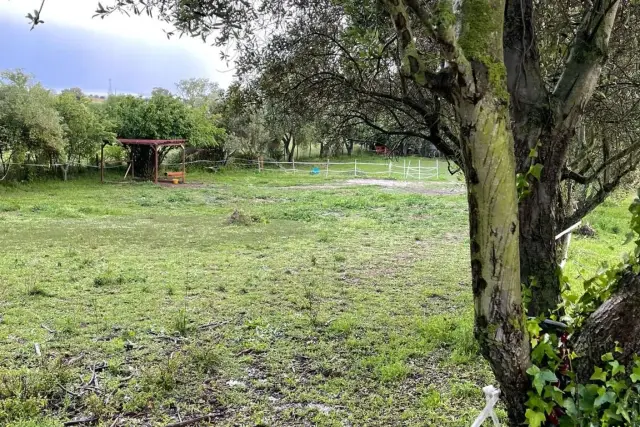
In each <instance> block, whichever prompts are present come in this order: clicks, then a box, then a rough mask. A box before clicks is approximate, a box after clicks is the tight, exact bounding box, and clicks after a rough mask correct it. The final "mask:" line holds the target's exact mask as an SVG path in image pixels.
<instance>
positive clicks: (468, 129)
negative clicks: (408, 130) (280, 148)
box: [456, 95, 530, 426]
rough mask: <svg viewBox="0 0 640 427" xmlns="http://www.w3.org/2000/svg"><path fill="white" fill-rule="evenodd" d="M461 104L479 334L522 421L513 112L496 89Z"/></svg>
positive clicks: (525, 350)
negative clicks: (498, 97) (495, 95)
mask: <svg viewBox="0 0 640 427" xmlns="http://www.w3.org/2000/svg"><path fill="white" fill-rule="evenodd" d="M456 110H457V114H458V116H459V120H460V123H461V129H462V132H461V138H462V145H463V160H464V165H465V171H466V173H465V176H466V181H467V192H468V203H469V222H470V241H471V274H472V288H473V296H474V304H475V326H476V327H475V334H476V338H477V339H478V342H479V343H480V348H481V351H482V354H483V355H484V357H485V358H486V359H487V360H488V361H489V363H490V365H491V367H492V370H493V372H494V374H495V376H496V379H497V380H498V382H499V383H500V388H501V390H502V392H503V398H504V401H505V402H506V404H507V411H508V414H509V420H510V424H511V425H514V426H516V425H519V424H520V423H522V421H523V420H524V413H525V406H524V402H525V400H526V390H527V389H528V387H529V379H528V377H527V374H526V370H527V368H528V367H529V363H530V362H529V360H530V359H529V351H530V349H529V340H528V337H527V335H526V333H525V328H524V324H523V323H524V313H523V308H522V300H521V289H520V268H519V262H520V261H519V248H518V237H519V234H518V198H517V194H516V189H515V185H511V183H513V182H514V175H515V159H514V153H513V138H512V134H511V129H510V118H509V112H508V109H507V108H506V107H505V106H504V104H503V103H502V101H501V100H500V99H497V98H495V97H493V96H491V95H485V97H484V98H483V99H482V100H481V101H479V102H478V103H475V104H473V103H469V102H466V101H463V102H462V103H460V104H459V105H458V106H457V108H456Z"/></svg>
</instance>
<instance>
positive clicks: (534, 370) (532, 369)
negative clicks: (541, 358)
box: [527, 365, 540, 377]
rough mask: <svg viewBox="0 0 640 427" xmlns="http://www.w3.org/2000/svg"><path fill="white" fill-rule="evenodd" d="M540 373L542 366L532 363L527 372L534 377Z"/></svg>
mask: <svg viewBox="0 0 640 427" xmlns="http://www.w3.org/2000/svg"><path fill="white" fill-rule="evenodd" d="M539 373H540V368H538V367H537V366H536V365H531V366H530V367H529V369H527V374H529V375H531V376H532V377H535V376H536V375H538V374H539Z"/></svg>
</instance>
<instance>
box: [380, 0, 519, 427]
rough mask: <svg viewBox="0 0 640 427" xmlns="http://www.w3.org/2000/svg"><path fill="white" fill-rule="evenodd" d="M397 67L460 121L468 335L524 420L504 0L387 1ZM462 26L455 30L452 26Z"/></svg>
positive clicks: (511, 409) (513, 413)
mask: <svg viewBox="0 0 640 427" xmlns="http://www.w3.org/2000/svg"><path fill="white" fill-rule="evenodd" d="M386 6H387V9H388V11H389V13H390V15H391V18H392V19H393V22H394V24H395V27H396V30H397V32H398V40H400V44H401V49H402V52H403V72H404V73H405V74H406V75H407V76H408V77H409V78H412V79H413V80H415V81H416V82H417V83H418V84H421V85H424V86H426V87H429V88H432V89H433V90H436V91H440V92H441V93H442V94H443V96H444V97H445V98H446V99H447V100H449V101H450V102H451V103H452V105H453V106H454V109H455V112H456V115H457V119H458V122H459V124H460V128H461V137H460V143H461V151H462V157H463V165H464V170H465V176H466V181H467V192H468V194H467V196H468V204H469V222H470V227H469V229H470V242H471V243H470V246H471V247H470V250H471V273H472V290H473V297H474V306H475V334H476V338H477V340H478V342H479V344H480V348H481V351H482V354H483V355H484V357H485V358H486V359H487V360H488V362H489V364H490V365H491V367H492V370H493V372H494V374H495V376H496V379H497V380H498V382H499V383H500V388H501V390H502V392H503V399H504V401H505V402H506V404H507V411H508V414H509V420H510V423H511V425H518V424H520V423H522V422H523V421H524V413H525V406H524V402H525V400H526V390H527V389H528V387H529V380H528V377H527V374H526V369H527V368H528V366H529V364H530V358H529V352H530V349H529V341H528V337H527V334H526V329H525V325H524V313H523V308H522V299H521V289H520V257H519V243H518V242H519V233H518V197H517V194H516V187H515V173H516V172H515V157H514V151H513V148H514V145H513V135H512V131H511V125H510V123H511V119H510V113H509V108H508V103H509V100H508V93H507V86H506V71H505V68H504V62H503V51H502V28H503V26H502V23H503V18H504V6H505V3H504V1H500V0H463V1H462V2H461V3H460V10H461V14H460V15H459V17H458V18H457V19H458V20H459V22H456V17H455V15H454V12H453V8H452V4H451V2H448V1H442V2H439V4H438V7H437V14H436V16H432V17H430V16H428V15H427V14H426V13H425V12H424V11H423V10H422V9H420V7H421V6H420V4H419V3H418V2H416V1H412V0H407V1H406V2H404V1H403V0H388V1H387V3H386ZM409 11H413V12H414V13H415V14H416V15H417V16H418V17H419V19H420V21H421V22H422V23H423V24H424V26H425V27H426V28H435V30H434V31H433V37H434V38H436V39H437V40H439V42H440V43H441V45H442V46H443V54H444V55H445V56H446V58H447V60H448V61H449V62H450V64H451V66H450V67H449V68H448V69H446V70H445V71H442V72H440V73H438V74H430V73H429V72H428V71H427V68H426V65H425V62H424V61H423V58H422V57H421V55H420V53H419V52H418V49H417V47H416V45H415V42H414V37H413V34H412V29H411V23H410V16H409ZM456 25H458V27H459V28H460V29H461V30H460V31H459V33H456V31H455V27H456Z"/></svg>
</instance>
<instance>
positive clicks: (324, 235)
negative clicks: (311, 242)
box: [318, 231, 329, 243]
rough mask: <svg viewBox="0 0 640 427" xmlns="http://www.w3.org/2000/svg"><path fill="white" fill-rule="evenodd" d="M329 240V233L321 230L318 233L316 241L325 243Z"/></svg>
mask: <svg viewBox="0 0 640 427" xmlns="http://www.w3.org/2000/svg"><path fill="white" fill-rule="evenodd" d="M328 241H329V233H327V232H326V231H323V232H321V233H319V235H318V242H321V243H327V242H328Z"/></svg>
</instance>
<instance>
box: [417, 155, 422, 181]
mask: <svg viewBox="0 0 640 427" xmlns="http://www.w3.org/2000/svg"><path fill="white" fill-rule="evenodd" d="M420 165H421V163H420V159H418V181H420V180H421V179H422V173H421V172H420V169H421V167H422V166H420Z"/></svg>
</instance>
